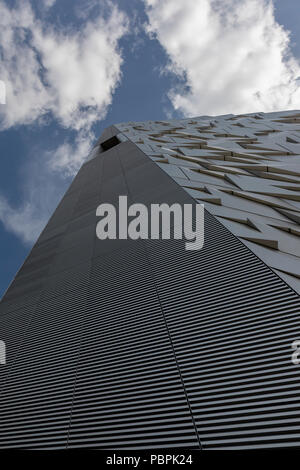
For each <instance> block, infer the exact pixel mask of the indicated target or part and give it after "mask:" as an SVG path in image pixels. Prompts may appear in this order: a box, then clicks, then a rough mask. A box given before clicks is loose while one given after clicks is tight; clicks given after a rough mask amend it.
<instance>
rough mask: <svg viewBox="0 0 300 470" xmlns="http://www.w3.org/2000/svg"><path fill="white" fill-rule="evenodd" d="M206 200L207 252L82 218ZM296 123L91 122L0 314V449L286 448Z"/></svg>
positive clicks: (299, 326)
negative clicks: (93, 139) (82, 149)
mask: <svg viewBox="0 0 300 470" xmlns="http://www.w3.org/2000/svg"><path fill="white" fill-rule="evenodd" d="M120 195H126V196H127V197H128V200H129V201H130V203H143V204H145V205H146V206H147V207H148V206H149V207H150V205H151V204H153V203H168V204H173V203H179V204H185V203H189V204H193V205H196V204H198V203H199V202H200V203H203V204H204V206H205V242H204V247H203V248H202V249H201V250H199V251H187V250H185V248H184V243H185V241H184V240H177V239H176V240H174V239H170V240H161V239H158V240H151V239H149V240H142V239H139V240H130V239H128V240H99V239H98V238H97V236H96V224H97V221H98V219H97V217H96V208H97V207H98V205H99V204H100V203H111V204H114V205H117V203H118V198H119V196H120ZM299 222H300V112H296V111H295V112H285V113H270V114H263V113H258V114H250V115H243V116H233V115H226V116H219V117H208V116H204V117H200V118H194V119H183V120H174V121H162V122H158V121H155V122H154V121H148V122H142V123H131V122H130V123H126V124H118V125H115V126H111V127H110V128H108V129H106V131H105V132H104V133H103V134H102V136H101V138H100V139H99V141H98V142H97V144H96V145H95V147H94V149H93V150H92V152H91V154H90V155H89V157H88V159H87V161H86V162H85V163H84V164H83V166H82V168H81V169H80V171H79V172H78V174H77V176H76V177H75V179H74V181H73V182H72V184H71V186H70V188H69V189H68V191H67V192H66V194H65V195H64V197H63V199H62V201H61V203H60V204H59V206H58V207H57V209H56V210H55V212H54V214H53V216H52V217H51V219H50V220H49V222H48V224H47V226H46V227H45V229H44V231H43V232H42V234H41V235H40V237H39V239H38V240H37V242H36V244H35V245H34V247H33V249H32V250H31V252H30V254H29V256H28V257H27V259H26V260H25V262H24V264H23V266H22V267H21V269H20V270H19V272H18V273H17V275H16V277H15V279H14V281H13V282H12V284H11V285H10V287H9V288H8V290H7V292H6V294H5V295H4V297H3V299H2V302H1V305H0V338H1V340H3V341H5V344H6V354H7V361H6V365H0V448H2V449H8V448H37V449H60V448H62V449H63V448H71V449H72V448H82V447H84V448H88V447H93V448H104V449H110V448H112V449H153V448H172V447H174V448H180V447H185V448H195V449H199V448H201V449H260V448H278V447H299V446H300V406H299V392H300V365H298V364H296V363H295V361H294V362H293V361H292V353H293V349H292V344H293V343H294V341H295V340H297V339H299V340H300V308H299V307H300V302H299V293H300V238H299V236H300V227H299Z"/></svg>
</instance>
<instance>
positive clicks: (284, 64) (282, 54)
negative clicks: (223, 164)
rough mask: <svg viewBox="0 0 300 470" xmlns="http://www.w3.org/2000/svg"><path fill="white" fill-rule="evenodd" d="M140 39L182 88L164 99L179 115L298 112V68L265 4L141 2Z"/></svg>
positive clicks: (243, 0)
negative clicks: (156, 47)
mask: <svg viewBox="0 0 300 470" xmlns="http://www.w3.org/2000/svg"><path fill="white" fill-rule="evenodd" d="M144 1H145V4H146V12H147V15H148V20H149V23H148V25H147V31H148V33H149V35H150V36H151V37H154V38H156V39H157V40H158V41H159V42H160V44H161V45H162V47H163V48H164V49H165V51H166V52H167V54H168V57H169V63H168V65H167V70H168V71H172V72H174V73H176V74H177V75H178V76H180V77H181V78H183V79H184V80H185V86H183V87H181V89H180V88H177V89H171V90H170V93H169V98H170V99H171V102H172V104H173V106H174V108H175V109H176V110H179V111H181V112H182V113H183V114H184V115H199V114H225V113H244V112H254V111H274V110H282V109H293V108H294V109H295V108H299V104H300V79H299V77H300V65H299V62H298V61H297V60H296V59H295V58H294V57H292V55H291V53H290V50H289V33H288V32H287V31H286V30H284V28H283V27H282V26H281V25H279V24H278V23H277V22H276V20H275V17H274V6H273V2H272V1H271V0H270V1H269V0H197V1H195V0H176V2H174V1H173V0H162V1H161V0H144Z"/></svg>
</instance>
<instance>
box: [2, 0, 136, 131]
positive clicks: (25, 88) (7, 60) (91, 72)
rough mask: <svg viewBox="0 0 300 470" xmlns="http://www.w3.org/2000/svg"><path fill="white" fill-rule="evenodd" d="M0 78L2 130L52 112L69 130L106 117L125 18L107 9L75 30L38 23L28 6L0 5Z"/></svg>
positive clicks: (116, 80)
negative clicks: (1, 82)
mask: <svg viewBox="0 0 300 470" xmlns="http://www.w3.org/2000/svg"><path fill="white" fill-rule="evenodd" d="M0 11H1V16H0V44H1V56H2V60H1V75H2V76H1V78H2V80H4V81H5V83H6V86H7V106H6V107H5V108H4V111H3V113H4V115H3V120H2V129H7V128H9V127H11V126H14V125H17V124H28V123H32V122H34V121H36V119H37V118H39V117H41V116H43V115H45V114H46V113H49V112H50V113H52V115H53V116H54V117H55V118H57V119H58V120H59V122H60V123H61V124H62V125H63V126H65V127H68V128H72V129H76V130H80V129H83V128H89V127H90V126H91V125H92V123H93V122H94V121H95V120H96V119H101V118H103V117H104V116H105V114H106V111H107V107H108V105H109V104H110V103H111V100H112V94H113V92H114V89H115V87H116V86H117V85H118V83H119V80H120V77H121V64H122V57H121V54H120V51H119V49H118V41H119V39H120V38H121V37H122V36H123V35H124V33H125V32H126V28H127V23H126V17H125V15H124V14H123V13H121V12H120V11H119V10H118V9H117V8H116V7H115V6H112V5H111V12H110V15H109V16H108V18H103V16H101V15H99V16H98V17H96V18H94V19H93V20H90V21H87V22H86V24H85V25H84V27H83V28H80V30H72V29H70V28H67V27H66V28H60V29H58V28H57V27H56V26H54V25H51V24H48V25H47V24H43V23H42V22H41V21H40V20H39V19H38V18H36V16H35V13H34V11H33V10H32V8H31V6H30V4H29V3H28V2H22V3H19V4H18V6H17V7H16V8H15V9H11V8H9V7H8V6H7V5H6V4H5V3H4V2H3V1H0Z"/></svg>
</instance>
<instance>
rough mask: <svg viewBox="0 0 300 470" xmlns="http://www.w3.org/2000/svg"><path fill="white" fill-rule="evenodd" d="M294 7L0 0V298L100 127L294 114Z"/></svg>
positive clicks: (233, 0)
mask: <svg viewBox="0 0 300 470" xmlns="http://www.w3.org/2000/svg"><path fill="white" fill-rule="evenodd" d="M299 15H300V5H299V0H276V1H275V0H274V1H273V2H272V1H267V0H222V1H220V0H197V1H196V0H159V1H158V0H144V1H142V0H118V1H116V0H115V1H113V0H112V1H108V0H57V1H54V0H43V1H42V0H39V1H37V0H32V1H29V0H28V1H25V0H23V1H21V2H17V1H4V0H0V80H2V81H4V83H5V85H6V91H7V96H6V104H5V105H4V104H0V155H1V158H0V165H1V171H0V267H1V268H0V295H2V294H3V292H4V291H5V289H6V288H7V286H8V284H9V283H10V281H11V280H12V278H13V276H14V275H15V273H16V271H17V270H18V268H19V267H20V265H21V263H22V262H23V260H24V258H25V257H26V256H27V254H28V252H29V250H30V248H31V246H32V244H33V243H34V241H35V239H36V238H37V236H38V234H39V232H40V230H41V229H42V227H43V225H44V224H45V222H46V221H47V220H48V218H49V216H50V215H51V213H52V211H53V210H54V208H55V206H56V205H57V203H58V202H59V199H60V198H61V196H62V194H63V193H64V191H65V190H66V189H67V187H68V185H69V184H70V181H71V180H72V177H73V175H74V173H75V172H76V171H77V169H78V168H79V166H80V164H81V163H82V161H83V159H84V156H85V155H86V154H87V153H88V149H89V147H90V145H92V143H93V142H94V140H95V139H96V138H97V136H99V135H100V134H101V132H102V130H103V129H104V128H105V127H107V126H109V125H110V124H113V123H118V122H122V121H143V120H149V119H160V120H161V119H168V118H171V117H172V118H176V117H183V116H192V115H201V114H211V115H214V114H225V113H244V112H253V111H280V110H284V109H299V108H300V91H299V89H300V82H299V76H300V66H299V60H300V30H299V27H298V25H299Z"/></svg>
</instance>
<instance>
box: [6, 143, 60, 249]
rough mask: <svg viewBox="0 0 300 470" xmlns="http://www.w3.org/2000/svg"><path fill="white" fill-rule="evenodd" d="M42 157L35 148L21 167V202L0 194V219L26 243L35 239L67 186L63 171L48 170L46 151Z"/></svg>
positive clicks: (28, 243)
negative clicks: (61, 173)
mask: <svg viewBox="0 0 300 470" xmlns="http://www.w3.org/2000/svg"><path fill="white" fill-rule="evenodd" d="M44 157H45V158H41V153H40V152H39V151H37V149H35V151H34V156H33V157H32V159H31V160H30V161H27V163H26V165H25V166H24V167H22V169H20V175H19V176H20V178H22V181H23V183H22V187H21V190H22V193H23V197H22V200H23V203H21V204H19V205H14V204H12V203H11V202H10V201H9V200H8V199H7V198H6V197H5V196H4V195H2V194H0V221H1V222H2V223H3V225H4V226H5V228H6V230H8V231H10V232H12V233H14V234H15V235H16V236H17V237H19V238H20V239H21V240H22V241H23V242H24V243H25V244H27V245H31V244H32V243H33V242H34V241H35V240H36V238H37V237H38V235H39V234H40V232H41V231H42V229H43V228H44V226H45V224H46V222H47V221H48V220H49V217H50V216H51V214H52V212H53V210H54V208H55V207H56V205H57V204H58V202H59V200H60V198H61V194H62V193H63V192H64V191H65V190H66V188H67V186H68V180H67V179H65V178H64V176H63V175H59V174H54V173H51V172H49V169H48V167H47V163H46V161H47V160H46V159H47V155H44Z"/></svg>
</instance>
